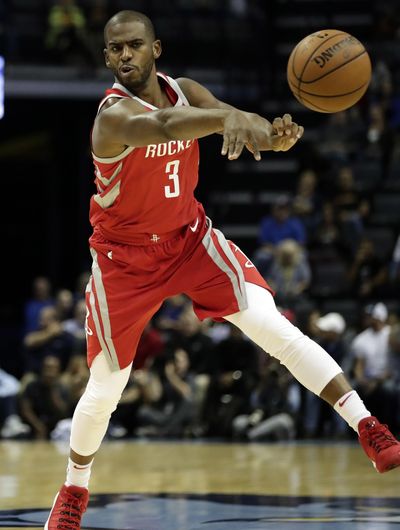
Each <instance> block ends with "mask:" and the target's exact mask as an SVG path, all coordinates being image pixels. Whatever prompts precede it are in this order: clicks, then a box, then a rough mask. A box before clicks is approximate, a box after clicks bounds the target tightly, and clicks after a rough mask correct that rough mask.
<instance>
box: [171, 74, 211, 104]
mask: <svg viewBox="0 0 400 530" xmlns="http://www.w3.org/2000/svg"><path fill="white" fill-rule="evenodd" d="M175 81H176V83H177V84H178V86H179V88H180V89H181V90H182V92H183V93H184V95H185V97H186V98H187V100H188V101H189V103H190V105H192V106H193V107H200V108H218V107H219V105H220V102H219V101H218V100H217V99H216V97H215V96H214V95H213V94H212V93H211V92H210V91H209V90H208V89H207V88H206V87H205V86H203V85H201V84H200V83H198V82H197V81H194V80H193V79H189V78H188V77H179V78H177V79H175Z"/></svg>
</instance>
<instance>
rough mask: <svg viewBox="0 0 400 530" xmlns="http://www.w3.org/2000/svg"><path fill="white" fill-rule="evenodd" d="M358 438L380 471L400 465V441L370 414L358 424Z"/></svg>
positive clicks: (384, 471) (383, 471)
mask: <svg viewBox="0 0 400 530" xmlns="http://www.w3.org/2000/svg"><path fill="white" fill-rule="evenodd" d="M358 432H359V435H358V439H359V441H360V444H361V445H362V447H363V449H364V451H365V452H366V454H367V456H368V458H369V459H370V460H372V463H373V464H374V466H375V469H376V470H377V471H378V473H386V471H390V470H391V469H394V468H395V467H398V466H400V442H399V441H398V440H396V438H395V437H394V436H393V434H392V433H391V432H390V431H389V429H388V428H387V425H382V424H381V423H379V421H378V420H377V419H376V418H375V417H373V416H369V417H368V418H364V419H363V420H361V421H360V423H359V424H358Z"/></svg>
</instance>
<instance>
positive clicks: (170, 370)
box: [0, 273, 400, 440]
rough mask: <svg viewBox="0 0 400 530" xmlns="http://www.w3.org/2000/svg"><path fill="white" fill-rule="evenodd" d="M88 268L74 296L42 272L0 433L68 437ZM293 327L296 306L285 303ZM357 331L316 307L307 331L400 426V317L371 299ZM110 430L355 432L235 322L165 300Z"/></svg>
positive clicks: (256, 435) (114, 433) (81, 361)
mask: <svg viewBox="0 0 400 530" xmlns="http://www.w3.org/2000/svg"><path fill="white" fill-rule="evenodd" d="M88 274H89V273H83V274H82V275H81V277H80V278H79V279H78V282H77V285H78V287H77V290H76V292H72V291H70V290H68V289H59V290H57V291H56V292H55V293H53V289H52V286H51V282H50V281H49V279H48V278H46V277H38V278H35V280H34V282H33V287H32V297H31V298H30V299H29V300H27V301H26V304H25V308H24V315H25V322H24V334H23V340H22V344H21V353H22V356H21V358H22V366H21V376H20V377H19V378H17V377H14V376H13V375H11V374H7V373H6V372H5V371H2V370H0V425H1V430H0V435H1V437H3V438H33V439H49V438H50V439H53V440H65V439H67V438H68V436H69V432H70V424H71V417H72V413H73V410H74V408H75V406H76V404H77V402H78V400H79V398H80V396H81V395H82V393H83V391H84V389H85V386H86V383H87V380H88V377H89V369H88V367H87V362H86V355H85V319H86V308H85V301H84V284H85V282H86V280H87V278H88ZM280 310H281V311H282V313H283V314H284V315H285V316H286V317H287V318H288V319H290V320H292V321H293V322H294V323H296V314H295V312H294V311H291V310H285V309H283V308H280ZM359 317H360V319H359V324H358V326H357V327H349V326H347V324H346V321H345V319H344V318H343V316H342V315H340V314H339V313H337V312H330V313H327V314H321V313H320V312H319V311H317V310H313V311H311V312H310V314H309V315H308V318H307V321H306V323H305V325H304V329H303V331H304V332H305V333H307V334H308V335H309V336H311V337H312V338H313V339H314V340H316V341H317V342H319V343H320V344H321V345H322V346H323V347H324V348H325V349H326V350H327V351H328V352H329V353H330V354H331V355H332V356H333V357H334V358H335V359H336V360H337V361H338V362H339V363H340V364H341V366H342V367H343V369H344V371H345V373H346V374H347V375H348V377H349V378H350V380H351V381H352V383H353V385H354V386H355V387H356V388H357V390H358V391H359V393H360V395H361V396H362V398H363V399H364V401H365V403H366V404H367V406H368V407H370V408H371V409H372V410H373V411H374V412H375V413H376V414H379V416H380V417H382V419H383V421H386V422H388V423H390V424H391V425H392V426H393V429H394V430H395V431H396V430H397V431H399V430H400V415H399V411H400V370H399V368H400V366H399V361H400V318H399V314H398V313H393V312H392V313H390V312H389V311H388V308H387V307H386V305H385V304H384V303H383V302H377V303H374V304H368V305H366V306H365V307H363V310H362V312H361V314H360V315H359ZM133 367H134V369H133V370H132V373H131V376H130V379H129V382H128V385H127V387H126V389H125V391H124V393H123V395H122V399H121V402H120V404H119V406H118V408H117V411H116V412H115V413H114V415H113V417H112V422H111V424H110V428H109V430H108V436H109V437H110V438H121V437H143V436H145V437H178V438H180V437H187V438H198V437H202V438H203V437H204V438H215V437H217V438H224V439H234V440H290V439H295V438H304V437H306V438H314V437H318V438H319V437H325V436H329V437H333V438H335V437H337V438H346V437H348V436H350V433H349V430H348V428H347V425H346V424H344V422H343V421H342V420H341V419H340V418H339V417H338V416H336V414H335V413H334V412H333V411H332V410H331V408H330V407H329V406H328V405H326V404H325V403H324V402H322V401H321V400H320V399H319V398H317V397H316V396H314V395H312V394H311V393H309V392H308V391H305V390H304V389H303V388H302V387H301V386H300V385H299V384H298V383H297V381H296V380H294V379H293V378H292V376H291V375H290V373H289V372H288V371H287V370H286V369H285V368H284V367H282V366H281V365H280V364H279V363H278V362H277V361H276V360H275V359H273V358H272V357H270V356H269V355H267V354H265V352H263V351H262V350H260V349H259V348H258V347H257V346H256V345H255V344H254V343H253V342H252V341H250V340H249V339H247V338H246V337H245V336H244V335H243V334H242V333H241V331H240V330H238V329H237V328H235V327H234V326H232V325H230V324H228V323H220V322H214V321H212V320H209V319H208V320H206V321H204V322H200V321H199V320H198V318H197V317H196V315H195V314H194V312H193V309H192V305H191V302H190V300H189V299H188V298H187V297H186V296H185V295H177V296H175V297H172V298H170V299H167V300H166V301H165V303H164V304H163V306H162V307H161V309H160V310H159V311H158V313H157V314H156V315H155V316H154V317H153V319H152V321H151V322H150V323H149V325H148V326H147V327H146V329H145V331H144V333H143V336H142V338H141V340H140V342H139V346H138V350H137V354H136V357H135V360H134V363H133Z"/></svg>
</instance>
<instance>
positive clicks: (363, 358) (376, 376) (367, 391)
mask: <svg viewBox="0 0 400 530" xmlns="http://www.w3.org/2000/svg"><path fill="white" fill-rule="evenodd" d="M368 312H369V325H368V327H367V328H366V329H365V330H364V331H362V332H361V333H359V334H358V335H356V337H355V338H354V339H353V341H352V343H351V351H352V353H353V356H354V384H355V388H356V390H357V391H358V393H359V394H360V396H361V398H362V399H363V400H364V402H365V404H366V406H367V407H368V408H369V407H371V408H373V409H374V410H377V414H379V413H380V414H381V416H382V417H383V421H384V422H385V423H386V422H390V421H392V422H393V423H394V424H395V425H398V419H397V417H396V410H395V406H394V405H395V403H396V401H395V400H394V392H393V377H394V374H393V372H392V370H391V359H390V355H389V351H390V345H389V338H390V333H391V329H390V326H389V325H387V319H388V310H387V307H386V306H385V304H383V303H381V302H379V303H377V304H374V305H372V306H370V307H369V308H368Z"/></svg>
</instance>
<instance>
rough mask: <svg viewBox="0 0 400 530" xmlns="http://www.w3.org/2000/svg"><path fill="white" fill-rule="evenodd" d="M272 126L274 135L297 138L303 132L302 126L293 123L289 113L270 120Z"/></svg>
mask: <svg viewBox="0 0 400 530" xmlns="http://www.w3.org/2000/svg"><path fill="white" fill-rule="evenodd" d="M272 127H273V130H274V132H275V134H276V135H278V136H285V137H289V138H296V139H297V140H298V139H299V138H301V137H302V136H303V133H304V127H302V126H301V125H297V123H294V122H293V121H292V116H291V115H290V114H284V115H283V117H282V118H275V119H274V121H273V122H272Z"/></svg>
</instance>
